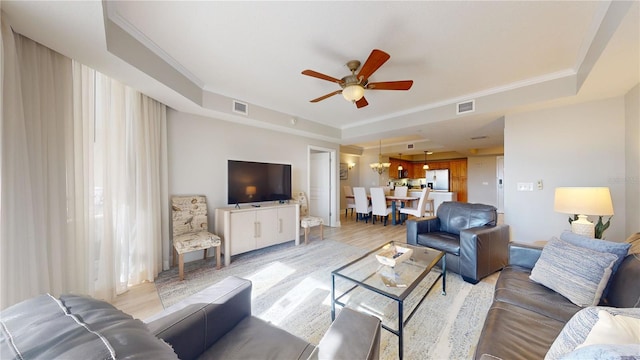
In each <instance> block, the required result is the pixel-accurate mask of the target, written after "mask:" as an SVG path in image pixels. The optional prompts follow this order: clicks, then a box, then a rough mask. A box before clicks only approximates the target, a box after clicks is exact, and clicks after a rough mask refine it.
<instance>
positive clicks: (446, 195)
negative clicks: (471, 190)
mask: <svg viewBox="0 0 640 360" xmlns="http://www.w3.org/2000/svg"><path fill="white" fill-rule="evenodd" d="M409 195H410V196H420V191H415V190H414V189H411V190H409ZM429 199H433V206H434V207H435V209H434V213H437V212H438V207H439V206H440V204H442V203H443V202H445V201H458V193H456V192H455V191H443V190H431V191H430V192H429Z"/></svg>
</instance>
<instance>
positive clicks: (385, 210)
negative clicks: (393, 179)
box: [369, 187, 391, 226]
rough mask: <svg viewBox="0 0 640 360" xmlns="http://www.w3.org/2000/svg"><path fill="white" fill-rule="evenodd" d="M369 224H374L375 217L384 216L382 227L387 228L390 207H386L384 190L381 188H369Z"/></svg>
mask: <svg viewBox="0 0 640 360" xmlns="http://www.w3.org/2000/svg"><path fill="white" fill-rule="evenodd" d="M369 191H371V215H373V218H372V219H371V223H372V224H375V223H376V218H375V217H376V216H384V222H383V224H384V226H387V220H388V219H389V214H391V206H387V198H386V196H385V195H384V189H383V188H381V187H377V188H371V189H370V190H369Z"/></svg>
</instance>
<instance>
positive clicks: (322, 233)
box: [320, 224, 324, 240]
mask: <svg viewBox="0 0 640 360" xmlns="http://www.w3.org/2000/svg"><path fill="white" fill-rule="evenodd" d="M320 240H324V229H323V228H322V224H320Z"/></svg>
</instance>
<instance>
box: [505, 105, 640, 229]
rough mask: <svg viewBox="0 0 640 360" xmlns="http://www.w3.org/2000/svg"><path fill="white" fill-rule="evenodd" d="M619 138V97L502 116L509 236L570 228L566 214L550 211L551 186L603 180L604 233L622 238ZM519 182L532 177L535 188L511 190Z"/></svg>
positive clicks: (622, 147)
mask: <svg viewBox="0 0 640 360" xmlns="http://www.w3.org/2000/svg"><path fill="white" fill-rule="evenodd" d="M624 139H625V103H624V97H617V98H612V99H606V100H600V101H594V102H589V103H583V104H577V105H570V106H564V107H559V108H553V109H546V110H541V111H534V112H529V113H523V114H515V115H509V116H506V117H505V146H504V148H505V149H504V153H505V155H504V159H505V166H504V167H505V169H504V172H505V190H504V191H505V223H507V224H509V225H510V226H511V239H512V240H513V241H519V242H534V241H537V240H548V239H549V238H550V237H551V236H558V235H559V234H560V233H561V232H562V231H563V230H566V229H570V226H569V223H568V221H567V219H568V215H567V214H560V213H557V212H554V211H553V198H554V191H555V188H556V187H560V186H608V187H609V188H610V190H611V197H612V201H613V207H614V212H615V216H614V218H613V219H612V220H611V227H610V228H609V229H608V230H607V231H606V232H605V234H604V235H605V237H606V238H607V239H609V240H612V241H624V240H625V239H626V234H627V230H626V224H625V222H626V221H625V218H626V216H625V212H626V203H625V191H626V189H625V184H624V181H620V179H625V142H624ZM538 180H542V181H543V186H544V187H543V189H542V190H537V189H536V186H535V185H536V181H538ZM519 182H531V183H533V184H534V191H532V192H519V191H516V185H517V183H519ZM590 219H591V220H593V219H594V217H592V216H591V217H590ZM605 220H606V217H605ZM636 227H637V226H636Z"/></svg>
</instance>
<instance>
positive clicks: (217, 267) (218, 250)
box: [216, 245, 222, 270]
mask: <svg viewBox="0 0 640 360" xmlns="http://www.w3.org/2000/svg"><path fill="white" fill-rule="evenodd" d="M221 247H222V245H218V246H216V270H220V268H221V267H222V263H221V262H220V248H221Z"/></svg>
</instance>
